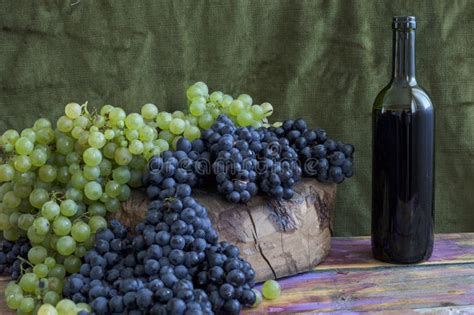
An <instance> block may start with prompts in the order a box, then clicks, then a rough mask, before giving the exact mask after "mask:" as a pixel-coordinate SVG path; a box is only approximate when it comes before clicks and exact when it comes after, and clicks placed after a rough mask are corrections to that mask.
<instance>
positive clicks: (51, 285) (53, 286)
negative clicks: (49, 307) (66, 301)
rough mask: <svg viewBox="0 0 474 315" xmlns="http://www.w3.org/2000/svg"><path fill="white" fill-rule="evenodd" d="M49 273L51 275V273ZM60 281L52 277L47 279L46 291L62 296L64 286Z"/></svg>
mask: <svg viewBox="0 0 474 315" xmlns="http://www.w3.org/2000/svg"><path fill="white" fill-rule="evenodd" d="M64 272H66V271H65V270H64ZM49 273H51V271H50V272H49ZM63 278H64V277H63ZM61 279H62V278H61ZM61 279H59V278H56V277H53V276H49V277H48V289H49V290H50V291H54V292H56V293H58V294H60V295H61V296H62V294H63V286H64V284H63V281H62V280H61Z"/></svg>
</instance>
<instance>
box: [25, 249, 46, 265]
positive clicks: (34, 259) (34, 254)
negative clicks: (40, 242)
mask: <svg viewBox="0 0 474 315" xmlns="http://www.w3.org/2000/svg"><path fill="white" fill-rule="evenodd" d="M47 256H48V251H47V250H46V248H44V247H43V246H33V247H32V248H31V249H30V250H29V251H28V260H29V261H30V262H31V263H32V264H33V265H37V264H41V263H43V262H44V260H45V259H46V257H47Z"/></svg>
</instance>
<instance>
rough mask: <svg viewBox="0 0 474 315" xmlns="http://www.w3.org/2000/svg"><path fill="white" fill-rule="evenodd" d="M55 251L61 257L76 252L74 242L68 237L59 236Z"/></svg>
mask: <svg viewBox="0 0 474 315" xmlns="http://www.w3.org/2000/svg"><path fill="white" fill-rule="evenodd" d="M56 250H57V251H58V253H60V254H61V255H63V256H69V255H71V254H72V253H74V251H75V250H76V241H75V240H74V239H73V238H72V237H70V236H68V235H67V236H61V237H60V238H59V240H58V243H57V244H56Z"/></svg>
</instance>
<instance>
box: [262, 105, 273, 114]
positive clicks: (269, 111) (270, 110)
mask: <svg viewBox="0 0 474 315" xmlns="http://www.w3.org/2000/svg"><path fill="white" fill-rule="evenodd" d="M260 106H262V109H263V112H264V113H265V117H267V116H270V115H271V114H273V106H272V104H270V103H263V104H262V105H260Z"/></svg>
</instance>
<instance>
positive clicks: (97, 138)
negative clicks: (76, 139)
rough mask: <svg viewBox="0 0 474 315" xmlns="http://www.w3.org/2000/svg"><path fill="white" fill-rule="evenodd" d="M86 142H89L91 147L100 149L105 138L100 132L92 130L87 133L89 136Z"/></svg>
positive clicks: (105, 140)
mask: <svg viewBox="0 0 474 315" xmlns="http://www.w3.org/2000/svg"><path fill="white" fill-rule="evenodd" d="M87 142H88V143H89V145H90V146H91V147H93V148H96V149H100V148H102V147H103V146H104V145H105V143H106V142H107V139H105V136H104V134H103V133H102V132H100V131H94V132H91V133H89V138H88V140H87Z"/></svg>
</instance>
